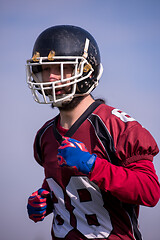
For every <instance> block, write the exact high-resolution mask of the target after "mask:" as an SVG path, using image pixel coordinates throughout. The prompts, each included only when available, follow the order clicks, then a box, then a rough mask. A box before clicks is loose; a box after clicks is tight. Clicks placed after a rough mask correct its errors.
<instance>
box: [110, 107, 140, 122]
mask: <svg viewBox="0 0 160 240" xmlns="http://www.w3.org/2000/svg"><path fill="white" fill-rule="evenodd" d="M112 114H113V115H115V116H117V117H118V118H120V119H121V121H123V122H133V121H136V120H135V119H134V118H132V117H130V116H129V115H128V114H127V113H125V112H122V111H121V110H119V109H113V110H112Z"/></svg>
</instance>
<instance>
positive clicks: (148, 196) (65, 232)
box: [27, 25, 160, 240]
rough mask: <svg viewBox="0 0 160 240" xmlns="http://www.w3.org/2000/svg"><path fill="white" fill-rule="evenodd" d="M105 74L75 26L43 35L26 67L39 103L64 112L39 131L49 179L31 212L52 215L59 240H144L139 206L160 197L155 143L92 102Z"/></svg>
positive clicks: (37, 147)
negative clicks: (155, 161)
mask: <svg viewBox="0 0 160 240" xmlns="http://www.w3.org/2000/svg"><path fill="white" fill-rule="evenodd" d="M102 72H103V67H102V63H101V58H100V52H99V48H98V45H97V43H96V41H95V39H94V38H93V36H92V35H91V34H90V33H89V32H87V31H86V30H84V29H82V28H80V27H76V26H70V25H58V26H53V27H50V28H48V29H46V30H44V31H43V32H42V33H41V34H40V35H39V36H38V38H37V40H36V42H35V44H34V47H33V53H32V57H31V59H29V60H27V84H28V86H29V88H30V90H31V92H32V95H33V97H34V99H35V101H36V102H37V103H40V104H51V105H52V106H53V107H57V108H58V109H59V114H58V115H57V116H55V117H53V119H51V120H49V121H47V122H46V123H45V124H44V125H43V126H42V127H41V128H40V129H39V130H38V131H37V134H36V137H35V141H34V157H35V160H36V161H37V162H38V163H39V164H40V165H41V166H42V167H43V168H44V172H45V177H44V182H43V183H42V185H40V188H39V190H36V191H35V192H34V193H32V194H31V196H30V197H29V199H28V205H27V209H28V215H29V218H30V219H32V220H33V221H34V222H39V221H42V220H44V219H45V217H46V216H47V215H48V214H50V213H51V212H53V224H52V239H53V240H58V239H59V240H60V239H66V240H72V239H73V240H75V239H77V240H78V239H79V240H86V239H92V240H97V239H102V240H103V239H108V240H116V239H117V240H118V239H123V240H129V239H132V240H133V239H134V240H135V239H136V240H141V239H142V236H141V233H140V230H139V226H138V214H139V206H140V205H143V206H148V207H153V206H155V205H156V204H157V202H158V200H159V197H160V185H159V181H158V177H157V175H156V172H155V169H154V165H153V158H154V156H155V155H157V154H158V152H159V149H158V146H157V144H156V142H155V140H154V138H153V137H152V136H151V134H150V133H149V132H148V131H147V130H146V129H145V128H143V127H142V126H141V125H140V124H139V123H138V122H137V121H136V120H135V119H134V118H132V117H131V116H129V115H128V114H127V113H125V112H123V111H122V110H120V109H117V108H114V107H111V106H108V105H106V104H105V102H104V101H103V100H100V99H98V100H95V99H94V98H93V96H92V95H91V92H92V91H93V90H94V89H95V88H96V86H97V85H98V83H99V80H100V78H101V75H102Z"/></svg>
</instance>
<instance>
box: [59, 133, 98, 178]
mask: <svg viewBox="0 0 160 240" xmlns="http://www.w3.org/2000/svg"><path fill="white" fill-rule="evenodd" d="M57 157H58V164H59V165H60V166H70V167H76V168H77V169H78V171H80V172H82V173H85V174H88V173H89V172H90V171H91V169H92V167H93V166H94V163H95V160H96V157H97V156H96V154H90V153H89V152H88V150H87V148H86V147H85V145H84V143H82V142H79V141H77V140H75V139H72V138H68V137H65V138H64V140H63V141H62V144H61V146H60V147H59V148H58V155H57Z"/></svg>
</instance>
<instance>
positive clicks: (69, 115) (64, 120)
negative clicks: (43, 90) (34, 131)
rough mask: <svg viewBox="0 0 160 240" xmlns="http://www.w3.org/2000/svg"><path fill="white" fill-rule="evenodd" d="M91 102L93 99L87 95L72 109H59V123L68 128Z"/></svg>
mask: <svg viewBox="0 0 160 240" xmlns="http://www.w3.org/2000/svg"><path fill="white" fill-rule="evenodd" d="M93 102H94V99H93V98H92V97H91V96H90V95H88V96H86V97H85V98H84V99H83V100H82V101H81V102H80V103H79V104H78V105H77V107H75V108H74V109H72V110H68V111H63V110H60V117H61V119H60V125H61V126H62V127H63V128H65V129H69V128H70V127H71V126H72V125H73V124H74V123H75V122H76V120H77V119H78V118H79V117H80V116H81V115H82V114H83V113H84V112H85V110H86V109H87V108H88V107H89V106H90V105H91V104H92V103H93Z"/></svg>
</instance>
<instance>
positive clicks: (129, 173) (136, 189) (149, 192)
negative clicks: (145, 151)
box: [89, 158, 160, 206]
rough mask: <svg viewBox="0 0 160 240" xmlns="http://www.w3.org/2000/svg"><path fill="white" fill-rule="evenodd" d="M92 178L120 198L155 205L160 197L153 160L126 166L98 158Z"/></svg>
mask: <svg viewBox="0 0 160 240" xmlns="http://www.w3.org/2000/svg"><path fill="white" fill-rule="evenodd" d="M89 177H90V180H91V181H93V182H95V183H96V184H97V185H98V186H99V187H100V189H102V190H104V191H110V192H111V193H112V194H113V195H114V196H115V197H117V198H118V199H119V200H121V201H123V202H127V203H131V204H139V205H146V206H154V205H155V204H156V203H157V202H158V200H159V198H160V186H159V183H158V179H157V175H156V173H155V170H154V167H153V164H152V162H150V161H148V160H139V161H138V162H134V163H132V164H129V165H128V166H127V168H126V167H120V166H115V165H113V164H111V163H109V162H107V161H106V160H104V159H100V158H97V159H96V162H95V167H94V169H93V172H92V173H90V176H89Z"/></svg>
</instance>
